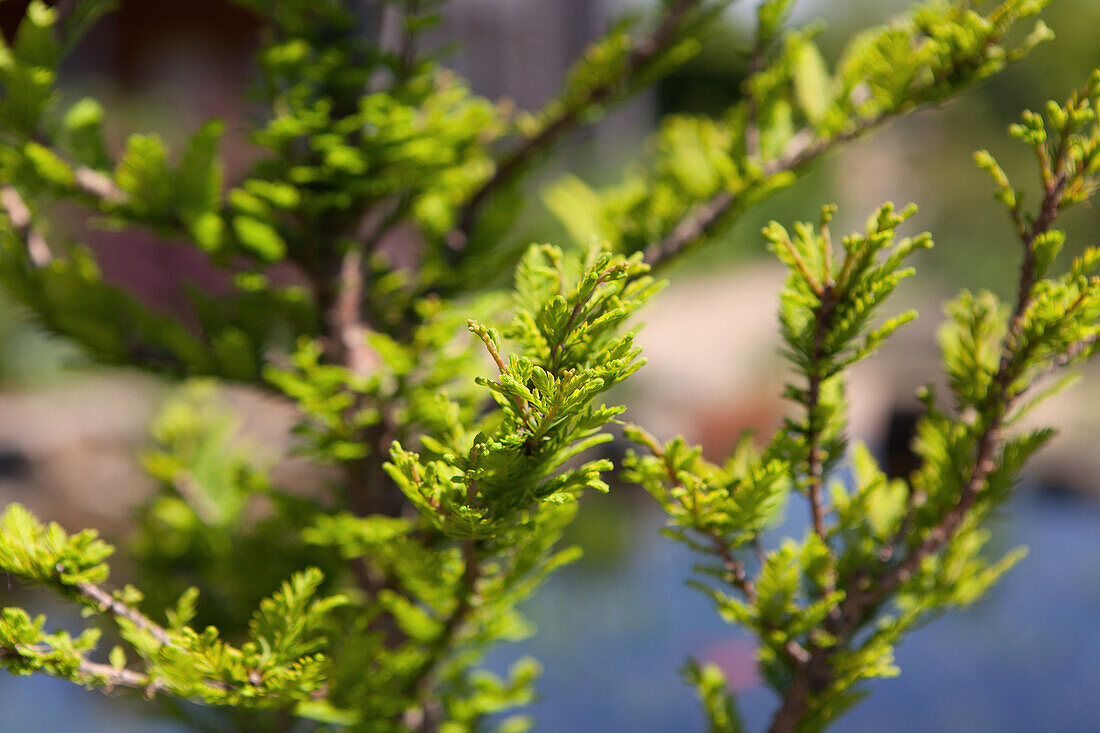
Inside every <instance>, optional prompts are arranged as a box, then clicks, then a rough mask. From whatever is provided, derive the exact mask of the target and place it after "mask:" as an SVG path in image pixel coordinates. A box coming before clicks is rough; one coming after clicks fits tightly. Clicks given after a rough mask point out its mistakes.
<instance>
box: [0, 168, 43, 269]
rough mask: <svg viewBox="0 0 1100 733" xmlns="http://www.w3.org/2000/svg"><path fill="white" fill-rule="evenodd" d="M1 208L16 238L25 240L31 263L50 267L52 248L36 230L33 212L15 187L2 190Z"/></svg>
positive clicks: (6, 187)
mask: <svg viewBox="0 0 1100 733" xmlns="http://www.w3.org/2000/svg"><path fill="white" fill-rule="evenodd" d="M0 207H3V209H4V212H5V213H6V214H7V215H8V220H9V221H11V226H12V229H13V230H14V231H15V234H16V236H18V237H19V238H20V239H22V240H23V243H24V245H25V246H26V248H27V255H28V256H29V257H30V258H31V262H32V263H34V265H35V267H45V266H46V265H48V264H49V263H50V261H51V260H52V259H53V253H52V252H51V251H50V246H49V245H48V244H46V240H45V238H44V237H43V236H42V234H41V232H39V231H38V230H37V229H35V227H34V219H33V217H32V216H31V210H30V209H29V208H27V204H26V202H24V201H23V197H22V196H20V195H19V192H18V191H16V190H15V187H14V186H4V187H2V188H0Z"/></svg>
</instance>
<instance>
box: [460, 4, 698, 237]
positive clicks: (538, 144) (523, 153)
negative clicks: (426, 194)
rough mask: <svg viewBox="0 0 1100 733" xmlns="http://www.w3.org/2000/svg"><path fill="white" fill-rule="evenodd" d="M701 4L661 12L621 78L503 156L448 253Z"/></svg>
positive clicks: (463, 215) (463, 213) (469, 205)
mask: <svg viewBox="0 0 1100 733" xmlns="http://www.w3.org/2000/svg"><path fill="white" fill-rule="evenodd" d="M701 3H702V0H677V2H676V3H675V4H674V5H672V6H671V7H669V9H668V10H667V11H666V12H665V13H664V15H663V16H662V18H661V20H660V21H659V22H658V24H657V27H656V28H655V29H654V31H653V32H652V34H650V35H649V36H646V37H644V38H641V39H639V40H637V41H636V42H635V43H634V45H633V48H632V50H631V52H630V56H629V57H628V59H627V62H626V65H625V68H624V70H623V73H622V75H621V76H618V77H616V78H614V79H609V80H607V81H606V82H604V83H602V84H599V85H597V86H595V87H593V88H592V89H590V90H589V91H588V93H587V94H586V95H585V97H584V98H583V99H581V100H580V101H578V102H575V103H572V104H569V105H562V107H561V109H560V110H558V111H557V112H556V113H555V115H554V116H553V117H552V118H551V119H550V120H548V121H547V122H545V123H544V124H543V125H542V126H541V127H540V129H539V131H538V132H537V133H536V134H535V135H533V136H531V137H529V138H527V139H526V140H524V141H523V142H521V143H520V144H519V145H518V146H517V147H516V148H515V149H513V150H512V151H510V152H508V153H506V154H504V156H503V157H501V158H500V160H498V161H497V163H496V167H495V169H494V171H493V174H492V175H491V176H490V177H489V178H488V180H486V181H485V182H484V183H483V184H482V185H481V186H480V187H479V188H478V189H477V190H476V191H475V192H474V193H473V195H472V196H470V198H469V199H468V200H467V202H466V204H465V205H464V206H463V207H462V209H461V210H460V213H459V215H458V219H457V221H458V224H457V226H456V227H455V228H454V229H453V230H452V231H451V232H449V233H448V234H447V236H446V238H445V241H446V244H447V246H448V248H449V249H450V250H451V252H452V253H457V252H461V251H462V250H463V249H464V248H465V247H466V242H467V240H468V239H469V237H470V234H471V233H472V232H473V230H474V226H475V225H476V224H477V218H478V216H479V215H480V213H481V209H482V207H483V206H484V205H485V204H486V203H487V202H488V200H489V197H490V196H491V195H492V194H493V193H494V192H495V191H496V190H497V189H498V188H500V187H501V186H504V185H507V184H508V183H510V182H511V181H513V180H514V179H515V178H516V176H517V175H519V174H520V173H521V172H522V171H523V170H524V169H526V168H527V167H528V165H530V164H531V162H532V161H533V160H534V159H535V158H536V157H537V156H538V155H539V154H541V153H542V152H543V151H544V150H545V149H547V148H549V147H550V146H552V145H553V144H554V143H556V142H557V141H558V140H559V139H561V137H562V136H564V135H565V134H567V133H568V132H569V131H570V130H572V129H573V128H574V127H577V126H579V125H580V124H582V122H583V117H584V113H585V112H586V111H587V110H589V109H591V108H592V107H596V106H598V105H601V104H605V103H607V102H609V101H611V100H613V99H614V98H615V96H616V95H617V94H619V93H620V90H621V89H622V87H623V85H624V84H627V83H629V82H630V80H631V79H633V78H634V77H636V76H638V75H639V74H640V73H642V72H643V71H644V70H645V69H646V68H648V66H649V64H650V62H652V61H653V60H654V59H655V58H656V57H657V56H658V55H659V54H660V53H661V52H662V51H664V50H665V49H666V48H667V47H668V46H669V45H670V44H671V43H672V42H673V41H674V39H675V37H676V30H677V28H678V26H679V25H680V23H681V22H682V21H683V20H684V18H685V17H686V16H687V15H688V14H689V13H690V12H691V11H693V10H694V9H696V8H697V7H698V6H699V5H700V4H701Z"/></svg>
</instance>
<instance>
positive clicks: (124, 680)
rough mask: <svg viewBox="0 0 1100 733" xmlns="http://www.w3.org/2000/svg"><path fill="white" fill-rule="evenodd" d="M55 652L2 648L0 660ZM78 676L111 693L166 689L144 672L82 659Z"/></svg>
mask: <svg viewBox="0 0 1100 733" xmlns="http://www.w3.org/2000/svg"><path fill="white" fill-rule="evenodd" d="M51 651H53V650H52V649H51V648H50V647H49V646H46V645H18V646H16V647H14V648H7V647H2V648H0V660H4V659H26V658H27V657H28V656H30V657H33V656H40V655H43V654H49V653H50V652H51ZM76 671H77V674H78V675H79V676H80V677H81V679H82V680H83V681H85V682H86V683H90V682H91V681H93V680H95V681H98V680H102V685H100V686H101V687H103V688H104V689H106V690H108V691H110V690H111V689H112V688H115V687H129V688H133V689H136V690H144V691H145V692H146V694H152V693H155V692H160V691H161V690H163V689H164V688H165V684H164V682H162V681H161V680H155V679H152V678H150V677H149V675H147V674H145V673H144V672H135V671H134V670H130V669H125V668H123V669H119V668H117V667H114V666H112V665H109V664H100V663H99V662H92V661H89V660H87V659H84V658H81V660H80V662H79V663H78V664H77V668H76Z"/></svg>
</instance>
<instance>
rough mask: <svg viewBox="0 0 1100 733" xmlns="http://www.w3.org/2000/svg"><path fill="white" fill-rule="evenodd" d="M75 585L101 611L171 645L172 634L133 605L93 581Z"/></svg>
mask: <svg viewBox="0 0 1100 733" xmlns="http://www.w3.org/2000/svg"><path fill="white" fill-rule="evenodd" d="M58 572H61V569H60V568H59V569H58ZM75 587H76V590H77V591H78V592H79V593H80V595H82V596H84V597H85V598H87V599H88V600H90V601H92V602H93V603H94V604H95V605H96V606H98V607H99V610H100V611H101V612H102V613H110V614H111V615H112V616H117V617H118V618H122V619H126V620H127V621H129V622H130V623H132V624H133V625H134V626H136V627H137V628H139V629H141V630H142V631H145V632H147V633H148V634H149V635H150V636H152V637H153V638H154V639H156V640H157V641H158V642H159V643H160V644H161V645H162V646H172V645H173V642H172V636H171V634H169V633H168V630H167V629H165V628H164V627H163V626H161V625H160V624H158V623H157V622H155V621H153V620H152V619H151V618H149V617H148V616H146V615H145V614H143V613H142V612H141V611H139V610H137V609H136V608H134V607H133V606H130V605H127V604H126V603H124V602H123V601H121V600H119V599H118V598H116V597H115V596H113V595H112V594H110V593H108V592H107V591H105V590H103V589H102V588H100V587H99V586H98V585H96V584H95V583H89V582H88V581H81V582H79V583H77V584H76V586H75Z"/></svg>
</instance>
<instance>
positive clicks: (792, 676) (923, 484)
mask: <svg viewBox="0 0 1100 733" xmlns="http://www.w3.org/2000/svg"><path fill="white" fill-rule="evenodd" d="M1098 94H1100V75H1097V74H1094V75H1093V76H1092V78H1091V79H1090V82H1089V83H1088V84H1087V85H1086V86H1085V87H1084V88H1082V89H1081V90H1078V91H1076V92H1075V93H1074V94H1073V95H1072V96H1071V97H1070V99H1069V100H1067V101H1066V102H1065V103H1063V104H1056V103H1053V102H1052V103H1050V104H1049V105H1048V107H1047V110H1046V114H1045V115H1038V114H1035V113H1032V112H1027V113H1025V114H1024V117H1023V122H1022V123H1021V124H1019V125H1015V126H1013V128H1012V129H1011V134H1012V136H1013V137H1015V138H1017V139H1019V140H1021V141H1023V142H1024V143H1025V144H1028V145H1029V146H1031V147H1032V148H1033V149H1034V151H1035V154H1036V159H1037V161H1038V163H1039V173H1040V181H1041V184H1042V190H1043V196H1042V200H1041V201H1040V202H1039V204H1038V207H1037V211H1035V212H1027V211H1026V210H1025V209H1024V207H1023V205H1022V195H1021V194H1020V192H1019V191H1017V190H1016V189H1014V188H1012V186H1011V184H1010V182H1009V179H1008V177H1007V175H1006V174H1005V173H1004V171H1003V170H1002V169H1001V168H1000V167H999V166H998V165H997V163H996V162H995V161H994V160H993V158H992V156H991V155H989V153H987V152H984V151H983V152H980V153H978V154H977V155H976V159H977V162H978V164H979V166H980V167H981V168H982V169H984V170H986V171H987V172H988V173H990V175H991V176H992V177H993V179H994V183H995V186H996V191H995V196H996V198H997V199H998V200H999V201H1001V202H1002V203H1003V204H1004V205H1005V206H1006V207H1007V208H1008V211H1009V213H1010V215H1011V217H1012V221H1013V222H1014V224H1015V225H1016V230H1017V234H1018V238H1019V240H1020V243H1021V245H1022V249H1023V256H1022V259H1021V265H1020V277H1019V282H1018V287H1017V296H1016V300H1015V304H1014V305H1012V304H1006V305H1002V304H1001V303H1000V302H999V301H998V300H997V298H996V297H995V296H994V295H993V294H991V293H988V292H985V293H980V294H978V295H973V294H971V293H969V292H965V291H964V292H963V293H962V294H960V295H959V297H958V298H956V299H955V300H954V301H952V302H951V303H949V304H948V306H947V309H946V310H947V314H948V316H949V319H948V321H947V322H946V323H945V324H944V325H943V327H942V329H941V338H940V342H941V347H942V349H943V361H944V368H945V371H946V372H947V377H948V383H949V385H950V391H951V397H952V399H951V402H950V404H949V405H948V406H943V405H941V404H939V403H938V402H937V400H936V398H935V395H934V393H933V391H932V390H931V388H927V389H926V390H924V392H923V395H922V400H923V401H924V404H925V408H926V413H925V416H924V417H923V418H922V420H921V421H920V423H919V425H918V428H917V437H916V441H915V443H914V450H915V452H916V454H917V455H918V457H919V458H920V465H919V467H918V468H917V469H916V470H915V471H914V472H913V473H912V474H911V475H910V476H909V477H908V478H907V479H889V478H887V477H886V476H885V475H884V474H883V472H882V471H881V469H880V468H879V467H878V465H877V463H876V461H875V459H874V457H873V456H872V455H871V453H870V452H869V451H868V450H867V448H866V447H864V446H862V445H856V446H854V448H853V449H852V450H850V451H849V450H848V449H847V439H846V435H845V421H844V405H843V400H842V396H843V387H842V385H843V379H844V376H845V373H846V370H847V369H848V368H849V367H850V366H851V365H852V364H854V363H855V362H856V361H858V360H860V359H863V358H866V357H867V356H869V355H871V354H872V353H873V352H874V351H875V349H876V348H877V347H878V346H879V345H880V344H881V343H882V342H883V341H884V340H885V339H886V338H887V337H888V336H889V335H890V334H891V333H892V332H893V331H894V330H895V329H896V328H897V327H898V326H900V325H901V324H903V323H904V322H906V321H908V320H911V318H912V317H913V316H914V315H915V314H912V313H905V314H901V315H899V316H894V317H891V318H888V319H886V320H885V321H881V322H880V323H879V324H878V325H875V323H874V322H873V319H874V317H875V315H876V311H877V310H878V309H879V307H880V306H881V304H882V302H883V301H884V300H885V298H886V297H887V296H889V295H890V293H891V292H892V291H893V290H894V288H895V287H896V285H897V284H898V282H899V281H900V280H901V279H903V278H905V277H907V276H909V275H911V274H912V270H911V269H902V264H903V262H904V260H905V259H906V257H908V256H909V255H910V254H911V253H912V252H913V251H914V250H916V249H918V248H921V247H925V246H930V245H931V240H930V239H929V238H928V236H927V235H921V236H918V237H915V238H912V239H905V240H901V241H896V240H895V233H894V230H895V228H896V227H897V226H898V225H899V224H901V223H902V222H903V221H904V220H905V218H907V217H908V216H909V215H910V214H911V213H912V211H913V210H912V209H911V208H910V209H906V210H905V211H904V212H901V213H896V212H895V211H894V209H893V207H891V206H889V205H887V206H884V207H883V208H881V209H880V210H879V211H878V212H877V214H876V215H875V216H873V217H872V218H871V219H870V221H869V222H868V227H867V233H866V234H862V235H860V234H854V235H850V236H848V237H846V238H844V240H843V247H842V254H840V253H837V252H836V251H835V250H836V248H835V247H834V246H833V244H832V242H831V237H830V235H829V229H828V226H827V223H828V221H829V219H830V218H831V215H832V209H830V208H826V209H825V210H824V212H823V216H822V224H821V226H820V227H819V229H818V230H816V231H815V230H814V229H813V228H812V227H811V226H810V225H808V224H799V225H797V226H796V227H795V235H794V236H793V237H792V236H791V235H790V234H789V233H788V232H787V230H785V229H784V228H783V227H781V226H779V225H778V224H775V223H773V224H771V225H769V226H768V227H767V228H765V230H764V235H765V238H766V239H767V241H768V243H769V245H770V247H771V248H772V249H773V251H775V252H776V254H777V255H778V257H779V258H780V260H781V261H782V262H783V263H784V264H785V265H786V266H787V268H788V270H789V273H790V275H789V277H788V279H787V281H786V283H785V287H784V289H783V292H782V294H781V296H780V299H781V308H780V326H781V331H782V335H783V340H784V350H783V353H784V355H785V356H786V358H787V360H788V361H789V362H790V363H791V365H792V367H793V368H794V370H795V372H796V373H797V374H799V375H800V376H801V378H802V380H804V382H803V383H801V384H798V385H789V386H788V387H787V390H786V394H787V396H788V397H789V398H791V399H793V400H794V401H795V402H796V403H798V404H799V405H800V406H801V408H802V412H803V416H802V417H800V418H789V419H788V420H787V421H786V422H785V424H784V426H783V428H782V429H781V430H780V431H779V433H778V434H777V435H776V436H775V437H774V438H773V439H772V441H771V442H770V443H769V444H768V445H767V446H766V447H765V448H764V449H763V451H761V452H759V453H757V452H755V451H754V450H753V449H752V448H751V446H750V445H749V443H748V442H747V441H746V442H745V443H743V445H742V447H741V448H740V449H739V450H738V452H737V453H735V454H734V456H733V457H731V458H730V460H729V461H728V462H727V464H726V466H725V467H724V468H718V467H717V466H715V465H713V464H711V463H709V462H707V461H705V460H703V459H702V458H701V454H700V451H699V449H690V448H688V447H687V446H686V444H685V443H684V442H683V440H682V439H675V440H673V441H671V442H668V443H666V444H663V445H662V444H660V443H659V442H658V441H656V440H655V439H654V438H652V437H651V436H649V435H648V434H646V433H644V432H643V431H641V430H640V429H632V430H630V431H628V436H629V437H632V438H633V439H634V440H635V441H636V442H638V443H639V444H641V445H643V446H645V447H646V448H647V449H648V453H649V455H645V456H639V455H631V456H630V457H628V459H627V464H626V465H627V467H628V472H627V474H626V477H627V478H628V479H629V480H632V481H635V482H638V483H640V484H641V485H643V486H644V487H645V488H646V489H647V490H648V491H649V492H650V493H652V494H653V495H654V496H656V498H657V499H658V501H659V502H660V503H661V505H662V506H663V507H664V509H665V511H666V512H667V513H668V514H669V523H670V527H671V531H670V532H669V534H671V535H672V536H673V537H675V538H677V539H679V540H681V541H684V542H686V543H687V544H688V545H689V546H691V547H692V548H693V549H695V550H696V551H697V552H699V553H701V554H703V555H704V556H707V557H709V558H711V559H712V560H713V561H714V565H713V566H710V567H704V568H703V569H702V570H703V571H704V572H705V573H706V574H707V576H708V577H710V578H712V579H716V581H717V585H713V584H706V585H704V584H700V587H701V588H703V589H704V590H705V591H706V592H707V593H708V594H709V595H711V596H712V597H713V599H714V600H715V603H716V605H717V608H718V611H719V613H720V614H721V615H722V616H723V618H725V619H726V620H727V621H729V622H731V623H736V624H739V625H743V626H745V627H747V628H748V629H749V630H750V631H752V632H753V633H754V634H756V636H757V637H758V639H759V641H760V651H759V654H758V658H759V662H760V665H761V669H762V670H763V673H764V677H765V679H766V680H767V682H768V684H769V685H770V686H771V687H772V688H773V689H775V691H776V692H777V693H778V694H779V695H780V698H781V704H780V707H779V709H778V710H777V712H776V714H775V717H774V718H773V720H772V723H771V726H770V730H772V731H791V730H816V729H819V728H821V727H824V726H825V725H827V724H829V723H831V722H832V721H834V720H835V719H836V718H837V717H838V716H839V715H840V714H842V713H843V712H844V711H845V710H846V709H848V708H849V707H850V706H851V705H852V704H854V703H855V702H857V701H858V700H859V699H860V698H861V696H862V695H863V694H864V693H863V691H862V687H861V684H860V683H861V682H862V681H864V680H867V679H872V678H875V677H887V676H892V675H895V674H897V671H898V670H897V668H896V666H895V665H894V663H893V649H894V646H895V645H896V644H897V643H898V642H899V641H900V640H901V638H903V636H904V634H905V633H906V632H907V631H908V630H910V629H911V628H913V627H914V626H915V625H916V624H918V623H920V622H921V621H922V620H924V619H926V618H928V617H929V616H931V615H935V614H938V613H941V612H943V611H944V610H946V609H948V608H951V607H954V606H964V605H967V604H970V603H972V602H974V601H975V600H976V599H977V598H980V597H981V596H982V594H983V593H984V592H985V591H986V590H987V589H988V588H989V587H990V586H991V585H992V584H993V583H995V582H996V581H997V579H998V578H999V577H1000V576H1001V575H1003V574H1004V573H1005V572H1007V571H1008V570H1009V569H1010V568H1011V567H1012V565H1013V564H1015V563H1016V562H1017V561H1018V560H1019V559H1020V558H1021V557H1022V556H1023V554H1024V552H1023V551H1022V550H1020V549H1017V550H1013V551H1011V552H1009V553H1007V554H1005V555H1004V556H1003V557H1001V558H998V559H992V558H989V557H987V555H986V554H985V551H984V547H985V545H986V543H987V542H988V540H989V536H990V532H989V529H988V526H987V525H988V521H987V520H988V517H989V516H990V514H991V512H992V511H993V510H994V509H995V508H996V507H998V506H1000V505H1002V504H1003V503H1004V502H1005V501H1006V499H1007V498H1008V497H1009V496H1010V495H1011V490H1012V487H1013V486H1014V485H1015V484H1016V482H1017V481H1018V478H1019V476H1020V472H1021V470H1022V469H1023V467H1024V465H1025V463H1026V462H1027V460H1028V458H1029V457H1030V456H1032V455H1033V454H1034V453H1035V451H1037V450H1039V449H1040V448H1041V447H1042V446H1043V445H1044V444H1045V443H1046V442H1047V441H1048V440H1049V439H1050V438H1051V437H1052V436H1053V434H1054V431H1053V430H1052V429H1050V428H1038V429H1031V430H1025V431H1022V432H1014V431H1011V430H1010V428H1011V427H1012V426H1013V425H1014V424H1015V423H1016V422H1017V421H1018V420H1019V418H1020V417H1022V416H1023V415H1024V414H1025V413H1026V411H1027V410H1028V409H1030V408H1031V407H1033V406H1034V404H1036V403H1037V402H1038V401H1039V400H1041V399H1042V398H1044V397H1046V396H1047V395H1049V394H1050V393H1052V392H1053V391H1054V389H1056V388H1059V387H1062V386H1064V385H1065V380H1061V381H1059V382H1057V383H1055V385H1054V387H1053V388H1048V389H1044V390H1043V391H1042V392H1041V393H1039V394H1035V395H1032V394H1030V393H1032V392H1034V391H1035V390H1036V388H1037V385H1041V383H1043V382H1044V381H1045V380H1046V379H1047V378H1048V377H1049V376H1050V375H1051V374H1052V373H1053V372H1055V371H1059V370H1062V369H1064V368H1066V367H1068V366H1072V365H1074V364H1078V363H1080V362H1083V361H1084V360H1086V359H1088V358H1089V357H1090V356H1092V355H1093V354H1094V353H1095V351H1096V339H1097V334H1098V333H1100V278H1098V277H1097V276H1096V275H1095V274H1093V273H1094V272H1095V270H1096V267H1097V265H1098V264H1100V255H1098V254H1097V252H1096V251H1095V250H1094V249H1088V250H1086V251H1085V252H1084V253H1083V254H1082V255H1080V256H1079V257H1077V258H1076V259H1075V260H1074V261H1073V262H1072V263H1071V264H1070V266H1069V268H1068V269H1067V271H1066V272H1065V273H1064V274H1061V275H1051V274H1050V270H1051V267H1052V265H1053V263H1054V261H1055V259H1056V256H1057V254H1058V251H1059V249H1060V248H1061V246H1062V243H1063V241H1064V239H1065V235H1064V233H1062V232H1060V231H1058V230H1056V229H1054V228H1053V224H1054V221H1055V218H1056V217H1057V216H1058V214H1059V213H1061V212H1062V211H1064V210H1065V209H1066V208H1068V207H1069V206H1071V205H1073V204H1075V203H1079V202H1081V201H1084V200H1086V199H1087V198H1088V196H1089V195H1091V194H1092V193H1093V192H1094V191H1095V190H1096V188H1097V185H1096V183H1097V171H1098V163H1097V161H1096V158H1097V140H1098V139H1100V138H1098V136H1100V128H1098V126H1097V121H1096V120H1097V118H1096V112H1097V102H1098ZM1027 397H1031V399H1030V400H1028V399H1025V398H1027ZM845 462H848V464H849V467H850V471H849V472H847V475H846V474H845V471H844V470H842V469H843V467H844V463H845ZM775 470H778V471H779V472H780V473H781V478H779V479H777V480H773V481H771V482H767V481H763V482H762V481H761V480H760V477H761V476H767V475H769V471H775ZM791 486H796V487H798V488H799V489H800V490H801V491H802V492H803V493H805V494H806V496H807V499H808V503H809V505H810V521H809V529H808V531H807V533H806V535H805V537H804V538H803V539H801V540H799V539H796V538H787V539H785V540H783V541H782V543H781V544H780V546H779V547H778V548H777V549H774V550H767V549H766V547H765V543H764V542H763V540H762V538H761V537H760V532H761V529H763V527H759V526H757V525H756V524H754V520H755V515H753V514H752V513H751V512H750V514H749V515H748V516H746V515H744V514H743V512H744V511H745V508H746V507H762V508H764V507H766V508H767V516H768V517H769V518H770V520H771V521H773V522H774V521H775V520H776V513H777V512H778V510H779V508H780V507H781V506H782V501H783V499H784V497H785V494H786V492H787V491H788V490H789V487H791ZM761 487H763V488H761ZM827 489H828V491H829V494H830V496H829V497H826V495H825V494H826V490H827ZM746 548H751V549H752V552H751V553H746V552H745V550H746ZM752 564H755V574H754V573H753V572H750V568H751V567H752ZM712 582H713V581H712ZM717 674H718V673H717V672H714V671H711V672H709V673H708V672H707V671H706V670H705V668H700V667H698V666H690V667H689V668H688V674H687V677H688V679H689V682H691V683H692V684H693V685H694V686H695V687H696V688H697V689H698V690H699V694H700V697H701V698H702V699H703V700H704V702H705V704H706V707H707V711H708V716H709V718H710V720H711V722H712V723H711V724H712V727H713V728H714V729H715V730H737V729H738V728H737V727H736V726H737V725H739V724H738V723H736V722H734V723H729V722H726V721H728V718H729V716H730V714H731V713H730V711H732V710H733V707H732V701H731V699H730V697H729V694H728V693H727V692H725V691H724V688H723V686H722V684H721V681H720V679H719V678H718V677H717V676H716V675H717Z"/></svg>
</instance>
